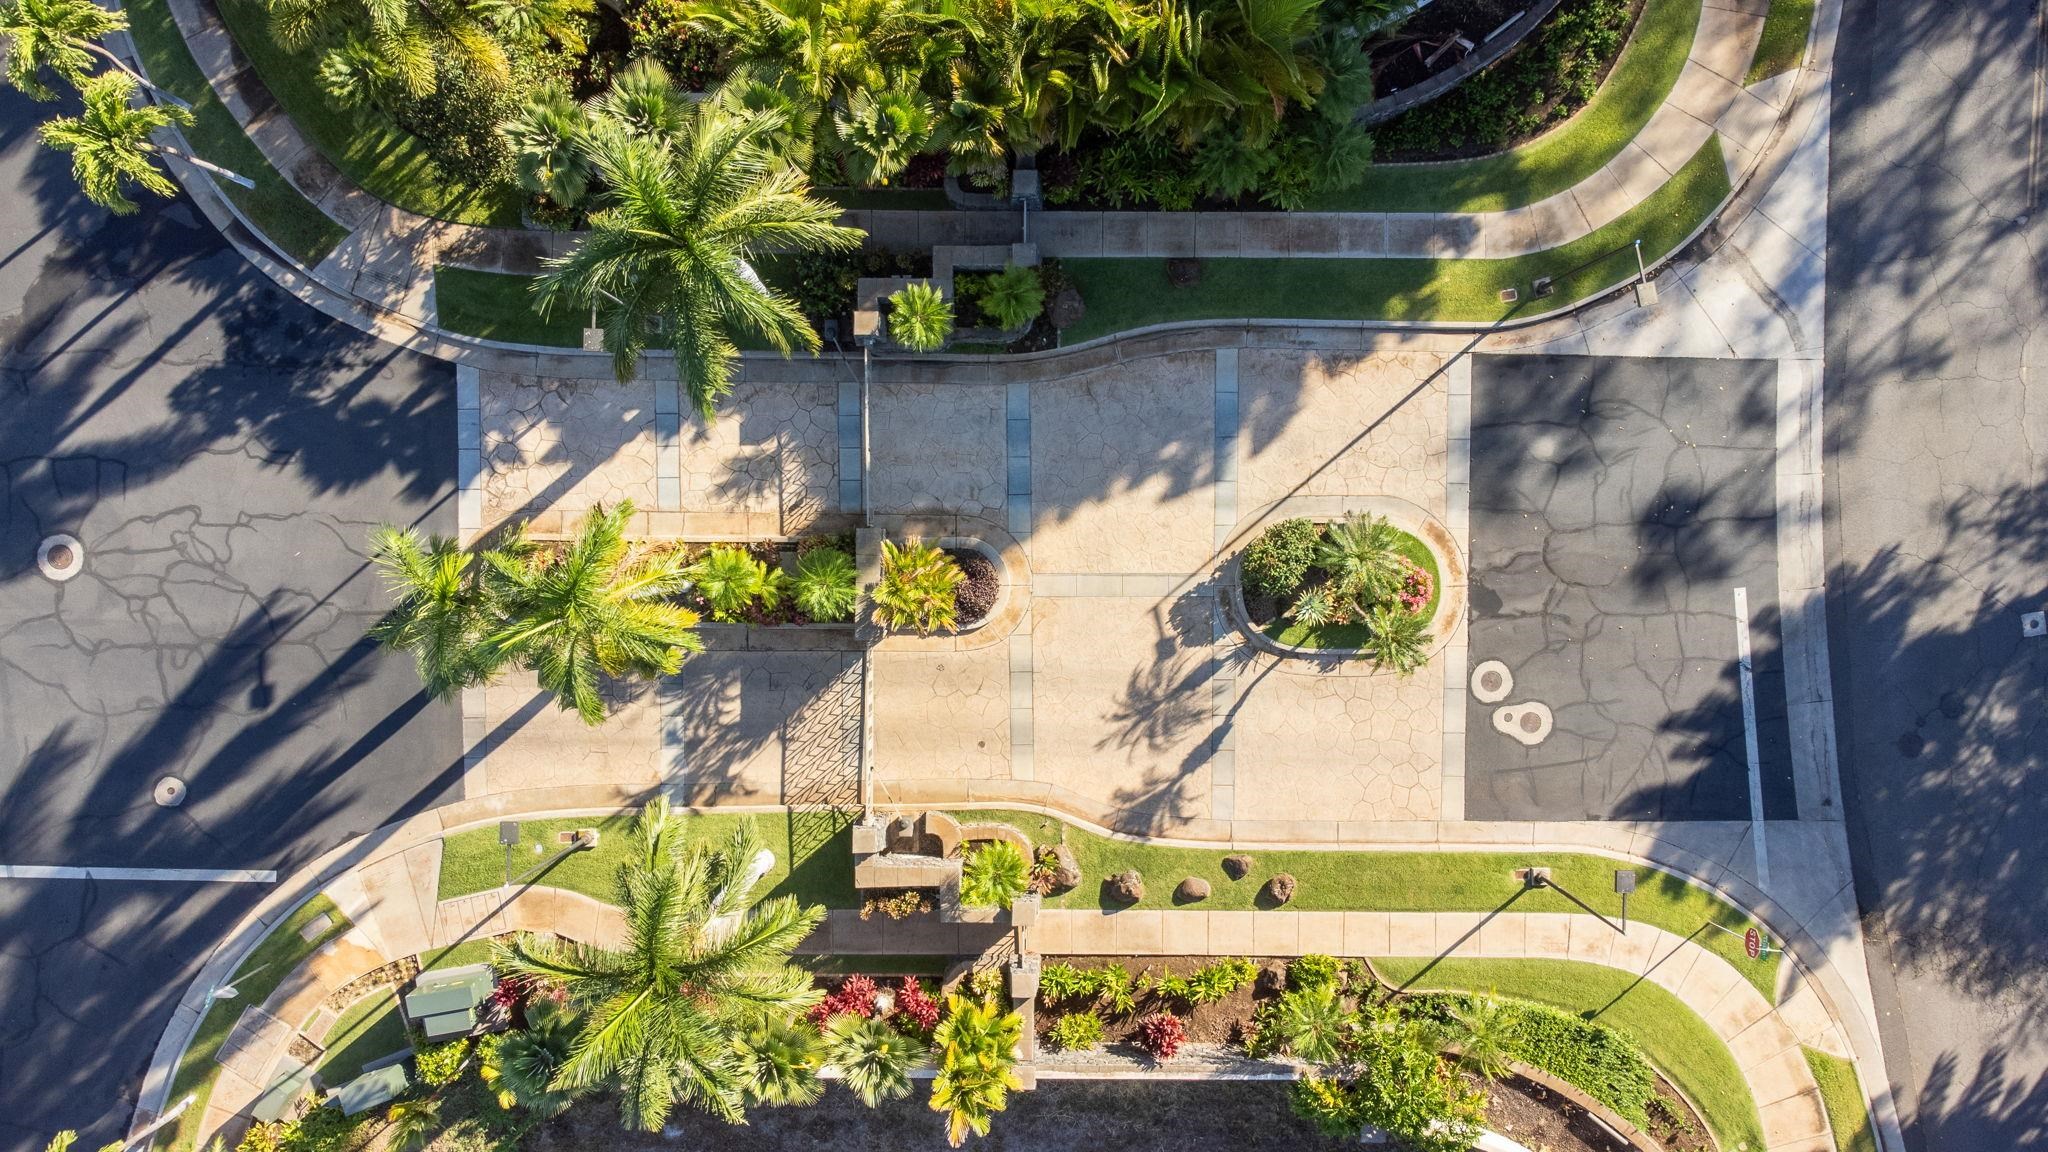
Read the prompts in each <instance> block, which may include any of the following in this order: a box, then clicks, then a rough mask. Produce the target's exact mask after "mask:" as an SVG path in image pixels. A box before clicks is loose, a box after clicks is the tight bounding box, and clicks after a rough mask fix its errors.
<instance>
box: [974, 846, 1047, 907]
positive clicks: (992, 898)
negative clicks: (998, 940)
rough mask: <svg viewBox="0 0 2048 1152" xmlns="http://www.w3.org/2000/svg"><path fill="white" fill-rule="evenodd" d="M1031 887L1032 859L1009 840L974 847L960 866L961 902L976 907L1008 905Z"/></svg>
mask: <svg viewBox="0 0 2048 1152" xmlns="http://www.w3.org/2000/svg"><path fill="white" fill-rule="evenodd" d="M1030 887H1031V862H1030V861H1028V860H1026V859H1024V853H1023V852H1021V851H1019V850H1018V848H1017V846H1016V845H1015V844H1012V843H1010V842H1009V841H1007V840H991V841H989V842H988V843H986V844H984V845H982V846H981V847H979V848H977V849H975V850H974V851H973V852H972V853H970V854H969V855H968V857H967V861H966V863H964V864H963V865H961V868H960V902H961V903H962V904H966V905H968V906H969V907H973V908H1008V907H1009V906H1010V905H1011V904H1012V903H1014V902H1015V901H1016V899H1017V897H1019V896H1022V895H1023V894H1024V893H1025V892H1026V891H1027V890H1028V889H1029V888H1030Z"/></svg>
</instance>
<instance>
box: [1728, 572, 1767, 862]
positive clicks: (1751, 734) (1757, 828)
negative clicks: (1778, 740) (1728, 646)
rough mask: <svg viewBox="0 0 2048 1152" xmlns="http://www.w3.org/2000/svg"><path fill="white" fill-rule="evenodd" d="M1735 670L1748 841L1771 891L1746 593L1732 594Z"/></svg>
mask: <svg viewBox="0 0 2048 1152" xmlns="http://www.w3.org/2000/svg"><path fill="white" fill-rule="evenodd" d="M1735 668H1736V672H1737V673H1738V675H1739V676H1740V677H1741V680H1742V750H1743V751H1744V752H1745V753H1746V754H1748V756H1749V839H1750V842H1751V843H1753V844H1755V845H1756V886H1757V887H1758V888H1761V889H1763V890H1764V891H1765V892H1769V891H1770V890H1771V857H1770V854H1769V853H1768V852H1766V851H1765V850H1764V777H1763V767H1762V766H1761V765H1760V764H1759V763H1758V756H1757V750H1756V682H1755V681H1754V680H1753V679H1752V678H1751V676H1750V667H1749V589H1747V588H1737V589H1736V590H1735Z"/></svg>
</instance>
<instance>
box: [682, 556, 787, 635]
mask: <svg viewBox="0 0 2048 1152" xmlns="http://www.w3.org/2000/svg"><path fill="white" fill-rule="evenodd" d="M683 574H684V575H685V576H687V577H688V578H689V581H690V584H691V586H692V587H694V588H696V590H697V594H698V595H700V596H702V597H704V602H705V603H706V604H708V605H710V607H711V618H712V619H713V620H717V621H719V622H720V623H731V622H732V621H735V620H738V619H739V618H740V617H741V616H742V615H743V614H745V612H746V610H747V609H748V608H751V607H753V605H754V602H755V601H757V600H761V601H764V602H768V601H771V600H779V599H780V595H781V593H780V587H779V585H778V584H777V583H776V582H774V581H771V580H770V579H769V576H768V565H767V563H766V562H764V561H761V560H756V559H754V557H753V555H752V554H751V553H749V552H748V551H747V550H746V549H745V548H741V547H739V546H738V545H734V544H713V545H712V546H711V547H709V548H707V549H705V550H704V555H702V556H700V557H698V558H697V561H696V563H694V564H691V565H690V566H689V567H688V568H686V569H684V571H683ZM766 606H767V607H770V608H773V607H774V606H775V604H774V603H772V602H768V603H767V605H766Z"/></svg>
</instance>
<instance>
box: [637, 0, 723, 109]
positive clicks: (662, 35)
mask: <svg viewBox="0 0 2048 1152" xmlns="http://www.w3.org/2000/svg"><path fill="white" fill-rule="evenodd" d="M626 27H627V28H629V29H631V30H632V33H633V48H634V50H635V51H636V52H644V53H646V54H647V55H649V56H652V57H654V58H655V60H656V61H658V62H660V64H661V66H662V67H663V68H665V69H667V70H668V74H669V75H670V76H671V77H673V78H674V79H675V82H676V83H677V84H679V85H681V86H682V87H684V88H687V89H689V90H690V91H692V92H702V91H704V89H705V87H706V86H707V85H708V84H709V83H710V82H711V80H712V78H713V76H714V69H716V68H717V66H718V45H717V44H716V43H715V42H714V41H713V40H712V39H711V37H709V36H707V35H705V34H704V33H702V32H699V31H697V30H696V29H695V28H693V27H691V26H690V16H689V5H688V3H686V0H632V3H630V4H628V5H627V6H626Z"/></svg>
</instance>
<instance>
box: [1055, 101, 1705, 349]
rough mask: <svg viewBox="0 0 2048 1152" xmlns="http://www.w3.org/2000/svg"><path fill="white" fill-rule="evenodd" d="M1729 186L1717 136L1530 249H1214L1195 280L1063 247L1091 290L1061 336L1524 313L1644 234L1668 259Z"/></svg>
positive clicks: (1582, 295) (1078, 282) (1571, 295)
mask: <svg viewBox="0 0 2048 1152" xmlns="http://www.w3.org/2000/svg"><path fill="white" fill-rule="evenodd" d="M1727 195H1728V173H1727V170H1726V168H1725V167H1724V165H1723V164H1722V161H1721V142H1720V138H1719V137H1710V138H1709V139H1708V140H1707V142H1706V144H1704V145H1702V146H1701V148H1700V150H1699V152H1698V153H1697V154H1695V155H1694V156H1693V158H1692V159H1691V160H1690V161H1688V162H1687V163H1686V165H1685V167H1683V168H1681V169H1680V170H1679V172H1678V174H1677V175H1675V176H1673V177H1672V178H1671V179H1670V180H1668V181H1666V182H1665V184H1664V186H1663V187H1662V188H1659V189H1658V190H1657V191H1656V192H1655V193H1652V194H1651V196H1650V197H1649V198H1648V199H1646V200H1644V201H1643V202H1642V203H1640V204H1638V205H1636V206H1635V207H1634V208H1632V209H1630V210H1629V211H1627V212H1625V213H1623V214H1622V215H1621V216H1620V217H1619V218H1617V219H1615V220H1614V221H1613V222H1611V223H1609V224H1608V225H1607V226H1606V227H1605V228H1601V229H1599V230H1598V231H1596V232H1593V233H1591V234H1590V235H1587V236H1582V237H1580V238H1579V239H1577V240H1574V241H1572V242H1571V243H1569V244H1565V245H1563V246H1561V247H1557V248H1552V249H1549V250H1547V251H1543V252H1534V253H1530V254H1529V255H1526V256H1514V257H1509V258H1507V259H1502V260H1429V259H1412V260H1402V259H1391V258H1375V259H1358V260H1350V259H1333V260H1303V259H1286V258H1275V259H1216V260H1204V261H1202V279H1201V281H1200V282H1199V283H1197V284H1194V285H1191V286H1189V287H1185V288H1177V287H1174V286H1173V285H1172V284H1171V283H1170V282H1169V281H1168V280H1167V276H1166V261H1164V260H1135V259H1063V260H1061V261H1060V267H1061V268H1063V269H1064V270H1065V271H1066V272H1067V274H1068V276H1069V277H1071V278H1072V280H1073V282H1074V284H1075V286H1076V287H1078V288H1079V289H1080V290H1081V297H1082V300H1083V301H1084V302H1085V303H1086V305H1087V314H1086V315H1085V316H1084V317H1083V319H1082V321H1081V322H1080V323H1079V324H1078V325H1076V326H1074V327H1073V328H1070V329H1068V330H1067V331H1066V332H1065V333H1064V334H1063V337H1062V338H1063V341H1064V342H1065V343H1068V344H1074V343H1078V342H1080V341H1083V340H1089V339H1093V338H1095V337H1098V336H1106V335H1109V334H1111V333H1114V332H1127V331H1129V330H1131V329H1133V328H1141V327H1144V326H1146V325H1148V324H1160V323H1164V322H1167V321H1170V320H1229V319H1235V318H1238V317H1255V318H1271V319H1289V320H1413V321H1438V322H1456V323H1469V324H1491V323H1498V322H1503V321H1507V320H1511V319H1513V318H1515V317H1516V316H1518V315H1522V314H1524V313H1527V314H1532V315H1533V314H1536V313H1540V312H1547V311H1550V310H1552V309H1554V308H1559V307H1562V306H1564V305H1566V304H1569V303H1572V302H1575V301H1578V300H1583V299H1586V298H1587V297H1590V296H1595V295H1598V294H1600V293H1602V292H1605V291H1607V290H1609V289H1611V288H1613V287H1614V286H1615V285H1617V284H1620V283H1623V282H1625V281H1626V280H1627V279H1628V278H1629V277H1631V276H1633V275H1634V274H1635V270H1636V261H1635V257H1634V255H1632V254H1631V252H1630V251H1629V250H1628V247H1627V245H1628V244H1629V243H1630V241H1633V240H1638V239H1639V240H1641V241H1642V242H1643V259H1644V260H1645V261H1654V260H1657V259H1660V258H1662V257H1663V256H1664V255H1665V254H1666V253H1668V252H1670V251H1671V250H1672V249H1674V248H1676V247H1677V246H1678V245H1679V244H1680V243H1682V242H1683V241H1684V240H1685V238H1686V237H1687V236H1690V235H1691V234H1692V232H1693V230H1694V229H1695V228H1697V227H1698V226H1699V225H1700V223H1701V221H1703V220H1705V219H1706V218H1707V216H1708V214H1709V213H1711V212H1712V211H1713V210H1714V209H1715V208H1716V207H1718V206H1719V205H1720V203H1721V201H1722V200H1723V199H1725V198H1726V197H1727ZM1617 249H1618V250H1617ZM1589 261H1591V263H1590V264H1589V263H1588V262H1589ZM1581 265H1584V267H1581ZM1539 276H1551V277H1554V278H1556V292H1555V294H1554V295H1551V296H1549V297H1547V298H1545V299H1542V300H1536V299H1532V298H1531V296H1530V292H1531V284H1532V283H1533V282H1534V281H1535V280H1536V278H1537V277H1539ZM1503 288H1515V289H1517V290H1519V291H1520V292H1521V295H1522V299H1521V302H1520V303H1518V304H1504V303H1502V302H1501V300H1500V291H1501V290H1502V289H1503Z"/></svg>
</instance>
